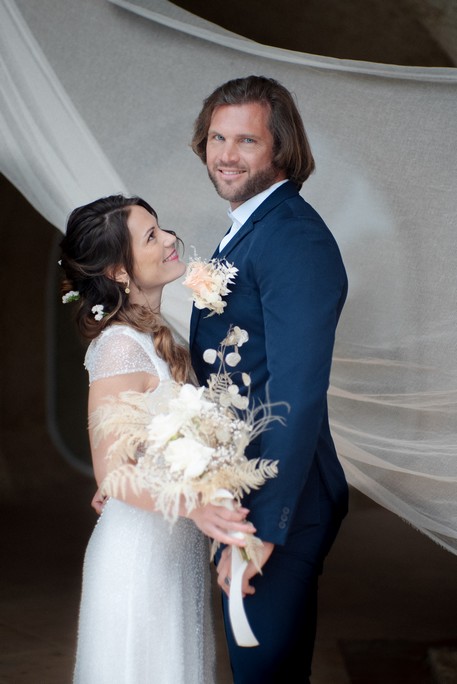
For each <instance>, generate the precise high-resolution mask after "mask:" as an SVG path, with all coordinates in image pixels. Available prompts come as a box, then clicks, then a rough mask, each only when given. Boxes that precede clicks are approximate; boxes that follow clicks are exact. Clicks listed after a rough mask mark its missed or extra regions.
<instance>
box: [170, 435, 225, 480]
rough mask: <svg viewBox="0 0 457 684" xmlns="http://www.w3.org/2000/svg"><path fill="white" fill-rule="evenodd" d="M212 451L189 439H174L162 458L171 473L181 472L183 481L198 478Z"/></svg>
mask: <svg viewBox="0 0 457 684" xmlns="http://www.w3.org/2000/svg"><path fill="white" fill-rule="evenodd" d="M213 453H214V449H212V448H211V447H208V446H205V445H204V444H201V443H200V442H196V441H195V440H194V439H191V438H190V437H182V438H181V439H175V440H173V441H172V442H170V443H169V445H168V446H167V448H166V450H165V453H164V456H165V460H166V461H167V463H169V464H170V470H171V471H172V472H176V471H183V476H184V478H185V479H190V478H193V477H199V476H200V475H201V474H202V473H204V472H205V470H206V467H207V466H208V463H209V462H210V461H211V458H212V455H213Z"/></svg>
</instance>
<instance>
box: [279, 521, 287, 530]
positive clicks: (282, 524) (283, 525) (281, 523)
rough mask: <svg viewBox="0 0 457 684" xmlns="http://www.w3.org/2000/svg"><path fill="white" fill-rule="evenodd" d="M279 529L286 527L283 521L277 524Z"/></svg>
mask: <svg viewBox="0 0 457 684" xmlns="http://www.w3.org/2000/svg"><path fill="white" fill-rule="evenodd" d="M278 527H279V529H280V530H285V529H286V523H285V522H280V523H279V525H278Z"/></svg>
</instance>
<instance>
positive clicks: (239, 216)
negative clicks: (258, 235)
mask: <svg viewBox="0 0 457 684" xmlns="http://www.w3.org/2000/svg"><path fill="white" fill-rule="evenodd" d="M286 182H287V179H286V180H282V181H279V182H278V183H274V184H273V185H270V187H269V188H267V189H266V190H263V191H262V192H259V194H258V195H254V197H251V198H250V199H248V200H246V202H243V204H240V206H239V207H237V208H236V209H233V211H231V210H230V209H228V210H227V215H228V217H229V218H230V219H231V221H232V225H231V228H230V230H229V231H228V233H226V234H225V235H224V237H223V238H222V240H221V242H220V245H219V252H221V251H222V250H223V249H224V247H225V245H226V244H228V243H229V242H230V240H231V239H232V237H233V236H234V235H236V233H237V232H238V231H239V229H240V228H241V226H242V225H244V224H245V223H246V221H247V220H248V218H249V217H250V216H251V214H253V213H254V211H255V210H256V209H257V207H260V205H261V204H262V202H263V201H264V200H266V199H267V197H268V196H269V195H271V193H272V192H274V191H275V190H276V188H279V186H280V185H283V183H286Z"/></svg>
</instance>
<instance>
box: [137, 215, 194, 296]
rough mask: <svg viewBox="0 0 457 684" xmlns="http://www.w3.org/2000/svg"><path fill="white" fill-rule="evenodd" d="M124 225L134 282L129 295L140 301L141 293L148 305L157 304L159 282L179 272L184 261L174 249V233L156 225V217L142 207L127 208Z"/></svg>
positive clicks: (165, 280) (160, 289) (163, 281)
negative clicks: (128, 233) (126, 232)
mask: <svg viewBox="0 0 457 684" xmlns="http://www.w3.org/2000/svg"><path fill="white" fill-rule="evenodd" d="M127 225H128V228H129V231H130V235H131V246H132V254H133V270H134V283H131V285H130V290H131V295H130V299H131V300H132V301H134V303H135V302H136V303H139V304H144V300H142V298H141V293H144V294H145V295H146V297H147V299H148V302H149V303H150V304H151V305H154V306H156V305H158V304H159V303H160V297H161V293H162V289H163V286H164V285H166V284H167V283H170V282H172V281H173V280H176V279H177V278H179V277H180V276H182V275H183V273H184V271H185V270H186V265H185V264H184V263H183V262H182V261H181V260H180V258H179V255H178V253H177V251H176V237H175V236H174V235H172V234H171V233H167V232H166V231H164V230H161V229H160V228H159V225H158V223H157V219H156V217H155V216H153V215H152V214H150V213H149V212H148V211H147V210H146V209H144V208H143V207H139V206H137V205H134V206H132V207H131V209H130V213H129V218H128V221H127Z"/></svg>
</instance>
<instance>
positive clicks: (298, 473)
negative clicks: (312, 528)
mask: <svg viewBox="0 0 457 684" xmlns="http://www.w3.org/2000/svg"><path fill="white" fill-rule="evenodd" d="M261 236H262V239H261V241H260V240H259V241H258V250H257V253H256V255H255V262H254V263H255V272H256V279H257V284H258V287H259V291H260V298H261V305H262V311H263V319H264V326H265V345H266V356H267V368H268V377H269V381H268V386H267V387H268V400H269V401H271V402H273V403H274V402H286V403H287V404H288V406H289V411H288V412H284V416H285V420H286V426H285V427H282V426H281V425H279V424H277V423H275V424H273V426H272V427H271V428H270V429H269V430H267V431H266V432H264V433H263V434H262V436H261V449H260V455H261V456H262V457H263V458H272V459H278V460H279V474H278V477H276V478H274V479H272V480H268V481H267V483H266V484H265V485H264V486H263V487H262V488H261V489H260V490H258V491H255V492H252V493H251V495H250V497H249V503H248V506H249V507H250V509H251V514H250V520H252V522H253V523H254V525H255V526H256V528H257V534H258V535H259V536H260V538H262V539H264V540H265V541H270V542H273V543H276V544H283V543H284V542H285V540H286V537H287V534H288V531H289V523H290V521H291V520H293V518H294V514H295V512H296V510H297V507H298V505H299V503H300V497H301V496H302V493H303V490H304V487H305V484H306V481H307V478H308V474H309V472H310V469H311V465H312V463H313V460H314V458H315V455H316V450H317V445H318V440H319V435H320V432H321V428H322V423H323V421H324V420H325V421H326V420H327V390H328V386H329V379H330V370H331V362H332V354H333V346H334V340H335V331H336V326H337V323H338V317H339V313H340V310H341V307H342V302H343V301H344V298H345V295H346V287H347V281H346V273H345V270H344V266H343V263H342V260H341V255H340V252H339V249H338V247H337V245H336V243H335V241H334V239H333V236H332V235H331V233H330V232H329V231H328V229H327V227H326V226H325V224H324V223H323V222H322V221H321V220H319V218H311V219H305V218H288V219H286V220H283V221H281V222H280V223H279V222H278V224H277V225H271V224H270V225H269V227H268V229H267V230H263V228H262V233H261ZM277 412H278V411H277V410H275V413H277ZM284 511H287V512H288V513H289V515H287V516H286V519H287V521H288V522H287V524H284V519H285V518H284ZM280 521H281V524H280Z"/></svg>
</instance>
